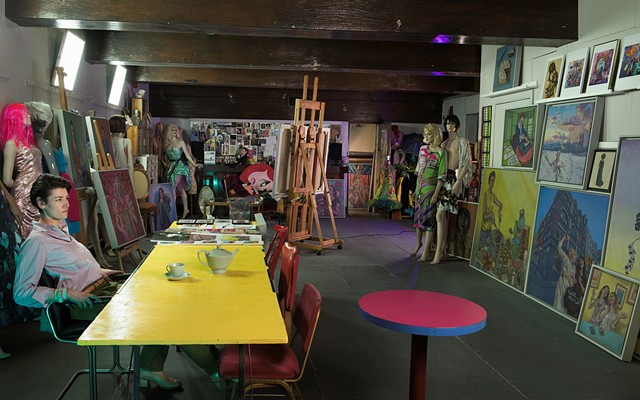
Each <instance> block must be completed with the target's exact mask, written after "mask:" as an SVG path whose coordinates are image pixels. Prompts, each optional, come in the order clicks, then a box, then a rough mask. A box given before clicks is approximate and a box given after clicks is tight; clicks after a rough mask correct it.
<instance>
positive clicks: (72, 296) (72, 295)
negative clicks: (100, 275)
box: [67, 289, 100, 308]
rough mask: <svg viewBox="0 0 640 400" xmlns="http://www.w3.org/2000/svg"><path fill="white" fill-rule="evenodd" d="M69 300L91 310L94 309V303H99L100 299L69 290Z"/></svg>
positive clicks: (93, 295) (92, 295) (89, 294)
mask: <svg viewBox="0 0 640 400" xmlns="http://www.w3.org/2000/svg"><path fill="white" fill-rule="evenodd" d="M67 300H69V301H71V302H72V303H73V304H75V305H77V306H78V307H80V308H91V307H93V302H94V301H99V300H100V298H99V297H98V296H96V295H95V294H91V293H85V292H80V291H78V290H71V289H67Z"/></svg>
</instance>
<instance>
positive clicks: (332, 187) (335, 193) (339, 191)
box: [316, 179, 347, 218]
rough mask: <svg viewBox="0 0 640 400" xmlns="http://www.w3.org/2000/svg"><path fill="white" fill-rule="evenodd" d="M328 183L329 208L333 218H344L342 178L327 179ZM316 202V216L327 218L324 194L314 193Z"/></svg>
mask: <svg viewBox="0 0 640 400" xmlns="http://www.w3.org/2000/svg"><path fill="white" fill-rule="evenodd" d="M327 184H328V185H329V197H330V198H331V210H332V212H333V218H345V217H346V216H347V215H346V211H345V207H346V205H345V201H346V187H345V180H344V179H327ZM316 203H317V205H318V217H320V218H329V208H328V207H327V202H326V201H325V198H324V194H322V193H318V194H316Z"/></svg>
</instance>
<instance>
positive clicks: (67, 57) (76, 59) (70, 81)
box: [51, 31, 84, 90]
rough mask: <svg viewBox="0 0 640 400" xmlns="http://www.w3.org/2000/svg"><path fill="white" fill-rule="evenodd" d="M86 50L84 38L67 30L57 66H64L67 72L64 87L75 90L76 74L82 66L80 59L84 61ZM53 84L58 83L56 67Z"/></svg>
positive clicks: (52, 79)
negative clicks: (83, 56)
mask: <svg viewBox="0 0 640 400" xmlns="http://www.w3.org/2000/svg"><path fill="white" fill-rule="evenodd" d="M83 52H84V40H82V39H80V38H79V37H78V36H76V35H74V34H73V33H71V32H69V31H66V32H65V34H64V39H63V40H62V47H60V51H59V52H58V60H57V61H56V67H62V69H63V72H64V74H65V77H64V88H65V89H67V90H73V86H74V85H75V83H76V76H77V75H78V68H79V67H80V61H82V53H83ZM51 84H52V85H53V86H59V85H58V74H57V73H56V70H55V68H54V70H53V78H51Z"/></svg>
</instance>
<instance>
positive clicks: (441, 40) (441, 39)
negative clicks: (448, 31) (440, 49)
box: [433, 33, 453, 44]
mask: <svg viewBox="0 0 640 400" xmlns="http://www.w3.org/2000/svg"><path fill="white" fill-rule="evenodd" d="M451 42H453V40H452V39H451V37H450V36H448V35H444V34H442V33H441V34H439V35H438V36H436V37H435V38H433V43H438V44H448V43H451Z"/></svg>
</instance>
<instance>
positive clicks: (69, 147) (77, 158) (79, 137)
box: [55, 110, 91, 188]
mask: <svg viewBox="0 0 640 400" xmlns="http://www.w3.org/2000/svg"><path fill="white" fill-rule="evenodd" d="M55 114H56V119H57V121H58V129H59V130H60V141H61V143H62V151H63V152H64V156H65V158H66V160H67V171H66V172H67V173H68V174H69V175H70V176H71V179H72V180H73V184H74V185H75V186H76V188H81V187H87V186H91V174H90V172H89V171H90V169H89V167H90V162H89V155H88V154H87V134H86V132H85V128H84V121H83V120H82V116H81V115H79V114H76V113H72V112H69V111H63V110H55Z"/></svg>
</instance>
